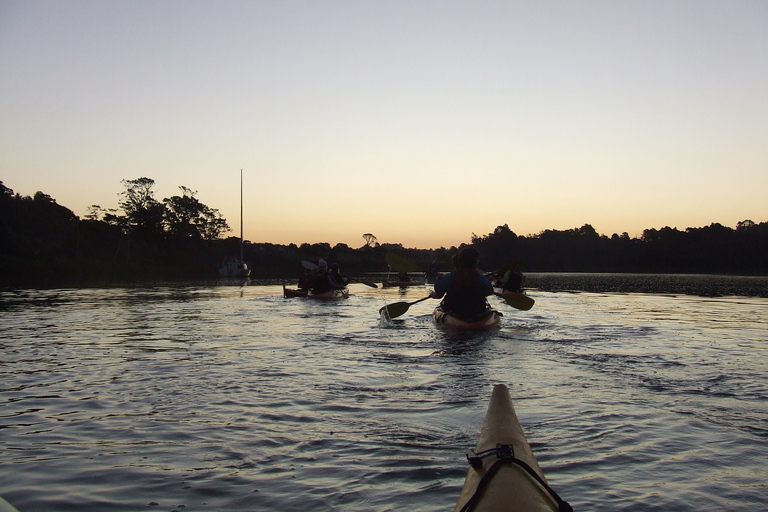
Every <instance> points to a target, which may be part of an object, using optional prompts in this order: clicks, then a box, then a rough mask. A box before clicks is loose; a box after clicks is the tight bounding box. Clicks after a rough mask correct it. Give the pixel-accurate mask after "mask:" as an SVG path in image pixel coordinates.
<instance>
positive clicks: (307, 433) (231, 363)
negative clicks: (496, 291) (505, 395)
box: [0, 284, 768, 512]
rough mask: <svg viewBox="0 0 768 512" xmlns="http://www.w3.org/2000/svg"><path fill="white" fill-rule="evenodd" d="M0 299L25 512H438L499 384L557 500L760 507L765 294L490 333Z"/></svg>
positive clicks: (419, 291) (765, 406)
mask: <svg viewBox="0 0 768 512" xmlns="http://www.w3.org/2000/svg"><path fill="white" fill-rule="evenodd" d="M351 291H352V294H353V295H352V296H351V297H350V298H349V299H346V300H342V301H334V302H318V301H313V300H310V299H284V298H283V297H282V289H281V287H280V286H274V285H267V286H263V285H259V286H237V285H235V286H231V285H230V286H225V285H220V284H207V285H200V284H196V285H180V286H154V287H134V288H128V287H127V288H109V289H66V290H45V291H31V290H27V291H16V292H2V294H1V295H0V350H1V351H2V364H0V446H2V449H3V453H4V454H5V455H4V461H3V464H2V465H0V494H1V495H2V496H3V497H5V498H6V499H7V500H9V501H10V502H12V503H13V504H14V505H16V506H17V507H18V508H19V509H20V510H21V511H22V512H25V511H33V510H34V511H64V510H86V511H101V510H103V511H107V510H110V511H113V510H158V511H159V510H168V511H171V510H177V511H185V512H186V511H194V510H207V511H212V510H231V511H252V510H282V511H291V510H296V511H302V512H308V511H311V510H318V511H319V510H339V511H344V510H348V511H353V510H354V511H362V510H366V511H367V510H370V511H386V510H420V511H438V510H451V509H452V507H453V505H454V504H455V501H456V499H457V497H458V494H459V490H460V488H461V485H462V483H463V479H464V476H465V474H466V471H467V464H466V461H465V459H464V455H463V454H464V451H465V450H466V449H467V448H470V447H473V446H474V444H475V443H476V439H477V435H478V433H479V430H480V427H481V425H482V421H483V417H484V414H485V409H486V407H487V402H488V398H489V397H490V391H491V388H492V386H493V385H494V384H495V383H499V382H501V383H505V384H507V385H508V386H509V388H510V390H511V393H512V398H513V401H514V403H515V407H516V410H517V413H518V416H519V418H520V421H521V423H522V425H523V428H524V430H525V432H526V434H527V436H528V439H529V441H530V443H531V445H532V447H533V449H534V451H535V453H536V455H537V456H538V458H539V462H540V463H541V465H542V467H543V469H544V471H545V473H546V475H547V477H548V479H549V481H550V484H551V485H552V486H553V487H554V488H555V490H556V491H557V492H558V493H559V494H560V495H561V496H562V497H563V498H564V499H566V500H567V501H569V502H570V503H571V504H572V505H573V506H574V508H575V509H576V510H632V511H645V510H648V511H650V510H661V509H665V510H679V511H688V510H690V511H694V510H697V511H698V510H702V509H708V510H745V511H746V510H755V509H761V508H764V506H765V502H766V496H768V492H767V491H766V483H767V482H768V470H766V469H765V461H766V460H768V377H766V372H765V370H764V368H765V365H766V363H768V352H767V351H766V332H768V325H767V324H768V321H767V320H766V318H768V315H767V314H766V313H768V300H766V299H764V298H747V297H738V296H723V297H715V298H711V297H698V296H690V295H675V296H672V295H666V294H638V293H630V294H620V293H586V292H576V293H569V292H544V291H537V290H532V291H531V292H530V294H531V296H532V297H534V298H535V299H536V305H535V306H534V308H533V309H532V310H530V311H528V312H520V311H515V310H512V309H510V308H509V307H507V306H506V305H505V304H504V303H503V302H501V301H497V300H496V299H493V301H494V304H495V305H497V306H498V307H499V308H500V309H501V310H502V311H503V312H504V313H505V316H504V318H503V319H502V327H501V328H500V329H499V330H496V331H492V332H481V333H469V334H463V335H456V334H455V333H449V332H446V331H443V330H441V329H439V328H436V327H435V326H434V325H433V324H432V321H431V317H430V313H431V310H432V307H433V306H434V305H435V303H434V302H433V301H426V302H422V303H419V304H416V305H414V306H412V307H411V309H410V310H409V311H408V313H406V314H405V315H404V316H403V317H401V319H397V320H395V321H394V322H385V321H382V319H381V318H380V317H379V315H378V310H379V308H380V307H382V306H383V305H385V304H387V303H391V302H396V301H400V300H407V301H413V300H416V299H419V298H421V297H424V296H426V295H427V293H428V292H427V289H426V288H418V287H417V288H410V289H407V290H403V291H401V290H396V289H395V290H392V289H387V290H384V289H378V290H374V289H371V288H367V287H365V286H363V285H360V284H354V285H352V287H351Z"/></svg>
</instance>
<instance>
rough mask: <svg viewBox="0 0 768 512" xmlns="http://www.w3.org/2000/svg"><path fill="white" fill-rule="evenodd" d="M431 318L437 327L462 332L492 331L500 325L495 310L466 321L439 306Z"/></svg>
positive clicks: (499, 315) (499, 317)
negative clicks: (460, 330)
mask: <svg viewBox="0 0 768 512" xmlns="http://www.w3.org/2000/svg"><path fill="white" fill-rule="evenodd" d="M432 318H433V319H434V320H435V323H436V324H437V325H442V326H445V327H449V328H451V329H462V330H483V329H493V328H494V327H498V326H499V324H500V323H501V313H499V312H498V311H496V310H495V309H489V310H488V311H487V312H486V313H485V314H484V315H483V316H481V317H480V318H475V319H466V318H462V317H460V316H458V315H455V314H453V313H448V312H446V311H443V309H442V308H441V307H440V306H437V307H436V308H435V311H434V312H433V313H432Z"/></svg>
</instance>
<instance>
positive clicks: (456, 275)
mask: <svg viewBox="0 0 768 512" xmlns="http://www.w3.org/2000/svg"><path fill="white" fill-rule="evenodd" d="M479 261H480V253H479V252H478V251H477V249H475V248H474V247H465V248H464V249H462V250H461V251H459V253H458V255H457V256H456V260H455V262H454V264H455V266H456V268H455V269H454V271H453V272H451V273H450V274H448V275H446V276H444V277H443V278H442V279H440V280H439V281H437V282H436V283H435V291H434V292H432V293H431V294H430V295H431V297H432V298H434V299H440V298H442V297H443V296H445V298H443V301H442V302H441V303H440V305H441V307H442V309H443V310H444V311H446V312H448V313H451V314H454V315H458V316H462V317H464V318H467V319H475V318H478V317H480V316H482V315H483V314H484V313H485V312H486V311H488V309H489V307H490V306H489V305H488V302H487V301H486V300H485V298H486V297H487V296H488V295H493V285H492V284H491V282H490V281H489V280H488V278H486V277H485V276H484V275H482V274H481V273H480V272H478V271H477V264H478V262H479Z"/></svg>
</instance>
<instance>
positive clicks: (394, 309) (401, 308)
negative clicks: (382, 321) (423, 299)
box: [379, 302, 411, 318]
mask: <svg viewBox="0 0 768 512" xmlns="http://www.w3.org/2000/svg"><path fill="white" fill-rule="evenodd" d="M410 307H411V303H410V302H395V303H394V304H389V305H387V306H384V307H383V308H381V309H380V310H379V313H381V312H382V311H383V310H385V309H386V310H387V315H389V318H397V317H398V316H400V315H404V314H405V312H406V311H408V308H410Z"/></svg>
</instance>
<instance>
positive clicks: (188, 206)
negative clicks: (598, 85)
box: [0, 178, 768, 288]
mask: <svg viewBox="0 0 768 512" xmlns="http://www.w3.org/2000/svg"><path fill="white" fill-rule="evenodd" d="M122 183H123V185H124V186H125V188H126V189H125V191H124V192H123V193H122V194H121V200H120V202H119V206H120V209H119V210H108V209H104V208H101V207H100V206H98V205H94V206H92V207H91V208H90V209H89V212H88V214H87V215H86V216H85V218H83V219H80V218H79V217H78V216H76V215H75V214H74V213H73V212H72V211H71V210H70V209H68V208H66V207H64V206H62V205H59V204H58V203H57V202H56V200H55V199H53V198H52V197H50V196H49V195H47V194H44V193H42V192H37V193H35V195H34V196H32V197H29V196H21V195H19V194H15V193H14V192H13V190H11V189H9V188H7V187H5V185H3V183H2V182H1V181H0V287H3V288H9V287H44V286H45V287H47V286H82V285H98V284H114V283H120V282H124V283H127V282H140V281H160V280H169V281H179V280H199V279H213V278H216V277H218V275H217V271H216V265H217V263H219V262H220V261H221V260H222V259H223V258H224V257H226V256H237V255H239V253H240V240H239V239H238V238H235V237H229V238H226V239H222V238H221V235H222V234H223V233H225V232H226V231H228V230H229V226H228V225H227V222H226V220H225V219H224V218H223V217H222V216H221V215H220V214H219V212H218V210H216V209H213V208H210V207H208V206H206V205H204V204H202V203H200V202H199V201H198V200H197V198H196V197H195V195H196V192H194V191H192V190H190V189H188V188H186V187H180V190H181V194H180V195H177V196H172V197H170V198H166V199H163V200H162V201H159V200H157V199H155V197H154V193H153V187H154V181H153V180H151V179H149V178H139V179H136V180H124V181H123V182H122ZM362 237H363V240H364V244H363V245H362V246H361V247H358V248H352V247H349V246H347V245H346V244H336V245H334V246H331V245H330V244H327V243H317V244H301V245H296V244H289V245H277V244H269V243H250V242H247V241H246V242H245V243H244V248H243V249H244V259H245V261H246V263H248V265H249V266H250V267H251V268H252V274H251V277H253V278H273V277H274V278H294V277H295V276H297V275H298V274H299V273H300V272H301V265H300V262H301V260H310V261H317V260H318V259H319V258H324V259H325V260H326V261H329V262H338V263H339V264H340V265H341V266H342V269H343V271H344V272H345V273H348V274H355V273H367V272H386V271H387V270H388V267H387V264H386V259H385V258H386V254H387V252H390V251H391V252H397V253H399V254H401V255H402V256H405V257H406V258H409V259H410V260H412V261H414V262H416V263H417V264H418V265H419V266H421V267H422V268H425V269H426V268H427V267H428V266H429V265H434V266H435V267H436V268H437V269H438V270H442V271H447V270H450V269H451V257H452V255H453V254H455V253H456V252H457V251H458V250H459V249H460V248H461V246H459V247H450V248H439V249H412V248H405V247H402V245H400V244H380V243H378V241H377V240H376V237H375V236H374V235H373V234H371V233H366V234H365V235H363V236H362ZM471 244H472V245H474V246H475V247H477V249H478V250H479V251H480V253H481V266H482V268H483V269H486V270H490V269H494V268H499V267H502V266H505V265H509V264H510V263H516V264H518V265H519V266H520V267H521V268H522V269H523V270H524V271H527V272H618V273H628V272H632V273H710V274H744V275H767V274H768V223H766V222H761V223H759V224H757V223H754V222H752V221H749V220H745V221H742V222H739V223H738V224H737V226H736V228H735V229H733V228H729V227H725V226H722V225H720V224H711V225H709V226H706V227H702V228H688V229H686V230H684V231H680V230H678V229H676V228H669V227H665V228H662V229H660V230H656V229H647V230H645V231H644V232H643V234H642V236H641V237H639V238H630V237H629V236H628V235H627V234H626V233H624V234H622V235H618V234H614V235H613V236H611V237H607V236H605V235H600V234H598V233H597V232H596V231H595V230H594V228H593V227H592V226H590V225H589V224H586V225H584V226H582V227H581V228H576V229H569V230H564V231H558V230H546V231H543V232H541V233H538V234H535V235H528V236H518V235H516V234H515V233H514V232H513V231H512V230H511V229H510V228H509V227H508V226H507V225H506V224H505V225H503V226H499V227H497V228H496V229H495V230H494V231H493V232H492V233H489V234H487V235H484V236H477V235H475V234H473V235H472V238H471Z"/></svg>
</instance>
